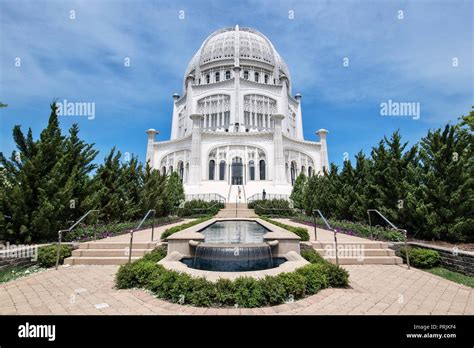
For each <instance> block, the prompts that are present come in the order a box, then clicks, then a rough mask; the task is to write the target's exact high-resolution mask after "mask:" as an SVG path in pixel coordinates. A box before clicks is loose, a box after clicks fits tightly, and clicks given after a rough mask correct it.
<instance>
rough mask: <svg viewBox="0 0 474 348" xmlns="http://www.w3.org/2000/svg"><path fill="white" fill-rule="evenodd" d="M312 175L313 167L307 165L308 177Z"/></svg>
mask: <svg viewBox="0 0 474 348" xmlns="http://www.w3.org/2000/svg"><path fill="white" fill-rule="evenodd" d="M312 176H313V168H312V167H308V177H309V178H310V177H312Z"/></svg>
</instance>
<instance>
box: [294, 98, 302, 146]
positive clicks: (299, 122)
mask: <svg viewBox="0 0 474 348" xmlns="http://www.w3.org/2000/svg"><path fill="white" fill-rule="evenodd" d="M295 99H296V101H297V102H298V109H297V110H296V136H297V138H298V139H300V140H304V135H303V117H302V116H301V94H300V93H296V95H295Z"/></svg>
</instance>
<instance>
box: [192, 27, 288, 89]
mask: <svg viewBox="0 0 474 348" xmlns="http://www.w3.org/2000/svg"><path fill="white" fill-rule="evenodd" d="M236 43H237V44H236ZM240 60H242V61H245V64H251V62H250V63H249V61H254V62H259V63H260V64H264V65H268V66H270V67H271V68H272V69H273V70H277V69H278V71H276V72H277V73H278V75H280V76H282V75H285V76H286V77H287V78H288V80H290V72H289V70H288V67H287V65H286V63H285V61H284V60H283V59H282V58H281V57H280V55H279V54H278V52H277V51H276V50H275V48H274V47H273V45H272V43H271V42H270V40H268V39H267V38H266V37H265V35H263V34H262V33H260V32H258V31H257V30H255V29H251V28H239V26H235V27H233V28H231V27H229V28H223V29H219V30H217V31H215V32H214V33H212V34H211V35H210V36H209V37H208V38H207V39H206V40H205V41H204V42H203V44H202V45H201V47H200V48H199V50H198V51H197V52H196V54H195V55H194V57H193V58H192V59H191V61H190V63H189V65H188V68H187V69H186V74H185V77H184V78H185V80H186V78H187V77H188V76H189V75H190V74H191V73H193V72H195V71H196V70H202V69H203V68H204V66H207V65H211V64H213V63H217V64H219V62H222V64H229V63H232V65H240Z"/></svg>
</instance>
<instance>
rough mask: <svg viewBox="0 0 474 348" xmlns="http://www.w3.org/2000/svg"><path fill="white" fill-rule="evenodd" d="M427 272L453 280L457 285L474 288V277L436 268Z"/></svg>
mask: <svg viewBox="0 0 474 348" xmlns="http://www.w3.org/2000/svg"><path fill="white" fill-rule="evenodd" d="M425 271H427V272H430V273H432V274H434V275H437V276H440V277H442V278H445V279H448V280H451V281H452V282H456V283H459V284H462V285H465V286H469V287H471V288H474V277H471V276H468V275H464V274H462V273H458V272H453V271H450V270H448V269H446V268H443V267H435V268H431V269H427V270H425Z"/></svg>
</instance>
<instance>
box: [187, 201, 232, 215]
mask: <svg viewBox="0 0 474 348" xmlns="http://www.w3.org/2000/svg"><path fill="white" fill-rule="evenodd" d="M223 208H224V203H222V202H219V201H210V202H207V201H203V200H200V199H194V200H192V201H188V202H184V206H183V207H182V208H179V210H178V215H179V216H182V217H184V216H202V215H212V216H214V215H216V214H217V213H218V212H219V210H221V209H223Z"/></svg>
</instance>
